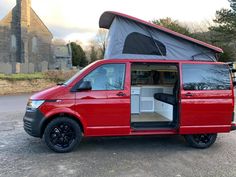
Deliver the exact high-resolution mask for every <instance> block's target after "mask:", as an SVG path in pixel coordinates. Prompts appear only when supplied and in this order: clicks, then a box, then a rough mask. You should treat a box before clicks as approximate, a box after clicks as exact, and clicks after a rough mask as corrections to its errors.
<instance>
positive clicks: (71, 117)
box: [40, 112, 85, 138]
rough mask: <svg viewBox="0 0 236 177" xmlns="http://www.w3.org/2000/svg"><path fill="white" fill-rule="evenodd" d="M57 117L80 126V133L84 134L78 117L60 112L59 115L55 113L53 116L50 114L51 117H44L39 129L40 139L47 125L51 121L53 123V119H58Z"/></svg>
mask: <svg viewBox="0 0 236 177" xmlns="http://www.w3.org/2000/svg"><path fill="white" fill-rule="evenodd" d="M58 117H68V118H70V119H72V120H74V121H75V122H77V123H78V125H79V126H80V128H81V131H82V133H83V134H85V126H84V124H83V123H82V121H81V119H80V118H79V117H77V116H75V115H73V114H71V113H68V112H60V113H55V114H52V115H50V116H48V117H46V118H45V120H44V121H43V122H42V124H41V129H40V137H41V138H42V137H43V134H44V131H45V129H46V127H47V125H48V124H49V123H50V122H51V121H53V120H54V119H55V118H58Z"/></svg>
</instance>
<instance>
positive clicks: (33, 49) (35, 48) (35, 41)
mask: <svg viewBox="0 0 236 177" xmlns="http://www.w3.org/2000/svg"><path fill="white" fill-rule="evenodd" d="M37 51H38V43H37V38H36V37H33V38H32V53H36V52H37Z"/></svg>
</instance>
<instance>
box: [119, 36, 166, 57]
mask: <svg viewBox="0 0 236 177" xmlns="http://www.w3.org/2000/svg"><path fill="white" fill-rule="evenodd" d="M123 53H125V54H143V55H161V56H166V47H165V45H164V44H163V43H162V42H160V41H158V40H155V39H152V38H151V37H149V36H146V35H143V34H140V33H137V32H133V33H131V34H129V35H128V36H127V38H126V39H125V44H124V48H123Z"/></svg>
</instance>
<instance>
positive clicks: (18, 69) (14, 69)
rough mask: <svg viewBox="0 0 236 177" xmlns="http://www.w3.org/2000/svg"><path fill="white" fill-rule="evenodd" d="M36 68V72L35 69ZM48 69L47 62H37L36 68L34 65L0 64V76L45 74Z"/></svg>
mask: <svg viewBox="0 0 236 177" xmlns="http://www.w3.org/2000/svg"><path fill="white" fill-rule="evenodd" d="M36 67H37V70H36V69H35V68H36ZM48 68H49V64H48V62H47V61H42V62H38V63H37V66H36V65H35V64H34V63H17V62H12V63H3V62H0V73H1V74H12V73H34V72H45V71H47V70H48Z"/></svg>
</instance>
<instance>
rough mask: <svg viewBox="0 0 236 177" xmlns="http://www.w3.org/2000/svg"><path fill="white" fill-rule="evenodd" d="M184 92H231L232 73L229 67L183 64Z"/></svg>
mask: <svg viewBox="0 0 236 177" xmlns="http://www.w3.org/2000/svg"><path fill="white" fill-rule="evenodd" d="M182 72H183V88H184V90H229V89H230V71H229V68H228V66H227V65H223V64H222V65H219V64H183V65H182Z"/></svg>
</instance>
